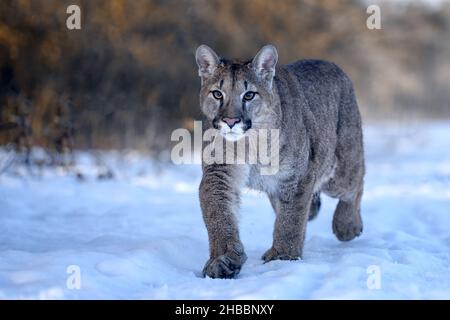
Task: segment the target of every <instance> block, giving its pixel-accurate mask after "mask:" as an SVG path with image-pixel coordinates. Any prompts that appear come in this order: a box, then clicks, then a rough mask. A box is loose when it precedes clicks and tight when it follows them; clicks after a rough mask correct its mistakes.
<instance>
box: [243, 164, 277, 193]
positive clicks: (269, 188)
mask: <svg viewBox="0 0 450 320" xmlns="http://www.w3.org/2000/svg"><path fill="white" fill-rule="evenodd" d="M282 175H283V172H278V173H276V174H273V175H262V174H261V168H260V166H257V165H254V166H251V167H250V172H249V176H248V180H247V187H249V188H250V189H254V190H258V191H263V192H267V193H275V192H276V191H277V190H278V187H279V183H280V178H281V176H282Z"/></svg>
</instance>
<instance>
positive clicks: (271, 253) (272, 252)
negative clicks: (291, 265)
mask: <svg viewBox="0 0 450 320" xmlns="http://www.w3.org/2000/svg"><path fill="white" fill-rule="evenodd" d="M299 258H300V255H299V254H292V253H283V252H279V251H278V250H276V249H275V248H274V247H272V248H270V249H269V250H267V251H266V253H264V254H263V256H262V257H261V259H263V260H264V263H267V262H269V261H272V260H298V259H299Z"/></svg>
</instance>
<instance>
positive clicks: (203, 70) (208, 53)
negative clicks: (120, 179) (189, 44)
mask: <svg viewBox="0 0 450 320" xmlns="http://www.w3.org/2000/svg"><path fill="white" fill-rule="evenodd" d="M195 60H196V61H197V65H198V75H199V76H200V77H201V78H202V79H204V78H208V77H211V76H212V75H213V73H214V70H216V68H217V65H218V64H219V61H220V60H219V57H218V56H217V54H216V53H215V52H214V50H213V49H211V48H210V47H208V46H206V45H204V44H202V45H201V46H200V47H198V48H197V51H196V52H195Z"/></svg>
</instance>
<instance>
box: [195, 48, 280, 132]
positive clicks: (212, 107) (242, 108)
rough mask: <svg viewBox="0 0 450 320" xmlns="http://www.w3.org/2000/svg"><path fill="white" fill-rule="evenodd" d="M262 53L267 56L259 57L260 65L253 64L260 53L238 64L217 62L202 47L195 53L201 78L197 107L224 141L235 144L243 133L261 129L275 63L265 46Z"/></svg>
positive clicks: (210, 53)
mask: <svg viewBox="0 0 450 320" xmlns="http://www.w3.org/2000/svg"><path fill="white" fill-rule="evenodd" d="M265 48H266V47H265ZM263 50H264V48H263ZM266 50H269V51H270V52H265V55H264V56H263V57H259V59H262V58H265V60H264V61H259V60H255V59H257V58H258V56H260V55H261V52H262V51H260V53H258V55H257V56H256V57H255V59H254V60H253V61H250V62H238V61H228V60H224V59H219V58H218V57H217V55H216V54H215V53H214V52H213V51H212V50H211V49H210V48H209V47H206V46H200V47H199V49H197V54H196V59H197V63H198V65H199V75H200V77H201V78H202V88H201V91H200V106H201V109H202V111H203V113H204V114H205V115H206V117H207V118H208V120H209V121H211V125H212V126H213V127H214V128H215V129H218V130H219V131H220V133H221V134H222V135H223V136H224V137H225V139H227V140H230V141H237V140H239V139H240V138H242V137H243V136H244V135H245V133H246V132H247V130H249V129H251V128H261V127H264V124H265V117H264V115H266V114H267V113H268V112H269V113H270V110H269V108H270V104H271V101H272V96H273V92H272V79H273V76H274V68H275V63H276V51H275V48H273V47H272V46H269V47H267V49H266ZM268 53H270V55H269V57H268V55H267V54H268ZM269 60H270V61H269ZM258 63H259V64H258ZM264 63H265V64H264ZM258 66H259V69H258Z"/></svg>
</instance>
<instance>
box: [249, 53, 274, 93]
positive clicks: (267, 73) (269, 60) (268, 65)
mask: <svg viewBox="0 0 450 320" xmlns="http://www.w3.org/2000/svg"><path fill="white" fill-rule="evenodd" d="M277 61H278V53H277V49H276V48H275V47H274V46H272V45H270V44H269V45H266V46H264V47H263V48H262V49H261V50H259V52H258V53H257V54H256V56H255V58H253V61H252V66H253V69H254V70H255V72H256V75H257V76H258V77H260V78H261V79H263V80H265V81H267V82H268V83H269V86H270V87H272V80H273V77H274V76H275V66H276V65H277Z"/></svg>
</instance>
